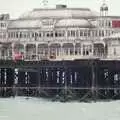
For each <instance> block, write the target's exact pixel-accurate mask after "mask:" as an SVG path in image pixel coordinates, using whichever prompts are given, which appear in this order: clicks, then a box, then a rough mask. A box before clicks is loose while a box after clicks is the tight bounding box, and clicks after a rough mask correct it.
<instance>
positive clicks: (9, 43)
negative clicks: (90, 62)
mask: <svg viewBox="0 0 120 120" xmlns="http://www.w3.org/2000/svg"><path fill="white" fill-rule="evenodd" d="M119 32H120V16H108V6H107V5H106V4H105V3H103V4H102V6H101V7H100V13H97V12H94V11H92V10H90V9H88V8H67V6H66V5H57V6H56V8H55V9H48V8H46V9H34V10H32V11H30V12H28V13H25V14H23V15H21V16H20V17H19V18H18V19H15V20H11V19H10V18H9V15H1V16H0V59H14V58H17V59H23V60H43V59H45V60H46V59H49V60H73V59H90V58H100V59H119V58H120V52H119V50H120V33H119Z"/></svg>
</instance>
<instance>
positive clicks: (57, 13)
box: [19, 8, 98, 19]
mask: <svg viewBox="0 0 120 120" xmlns="http://www.w3.org/2000/svg"><path fill="white" fill-rule="evenodd" d="M97 15H98V14H97V13H96V12H94V11H91V10H90V9H88V8H64V9H34V10H33V11H30V12H27V13H24V14H22V15H21V16H20V17H19V18H20V19H37V18H70V17H71V16H72V17H73V18H74V17H75V18H91V17H96V16H97Z"/></svg>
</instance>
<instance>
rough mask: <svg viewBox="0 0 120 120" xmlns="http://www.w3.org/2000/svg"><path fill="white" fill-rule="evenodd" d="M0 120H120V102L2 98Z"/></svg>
mask: <svg viewBox="0 0 120 120" xmlns="http://www.w3.org/2000/svg"><path fill="white" fill-rule="evenodd" d="M0 120H120V101H114V102H97V103H78V102H72V103H60V102H50V101H47V100H43V99H37V98H31V99H29V100H26V99H25V98H23V97H21V98H20V97H17V98H15V99H13V98H7V99H4V98H1V99H0Z"/></svg>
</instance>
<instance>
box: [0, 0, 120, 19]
mask: <svg viewBox="0 0 120 120" xmlns="http://www.w3.org/2000/svg"><path fill="white" fill-rule="evenodd" d="M48 1H49V2H48V7H55V5H56V4H61V3H62V4H67V5H68V7H88V8H91V9H93V10H95V11H97V12H99V7H100V5H101V3H102V0H48ZM41 3H42V0H0V14H1V13H10V16H11V18H16V17H19V16H20V15H21V14H23V13H24V12H26V11H30V10H32V9H33V8H41V7H43V5H42V4H41ZM107 4H108V6H109V9H110V10H109V15H120V0H107Z"/></svg>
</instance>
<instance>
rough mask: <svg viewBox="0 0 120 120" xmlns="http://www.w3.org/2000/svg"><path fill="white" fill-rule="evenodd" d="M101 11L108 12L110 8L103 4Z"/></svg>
mask: <svg viewBox="0 0 120 120" xmlns="http://www.w3.org/2000/svg"><path fill="white" fill-rule="evenodd" d="M100 10H101V11H108V6H107V4H105V3H103V5H102V6H101V8H100Z"/></svg>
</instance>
